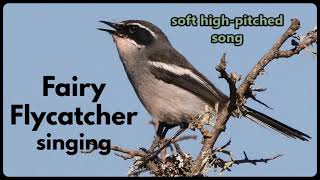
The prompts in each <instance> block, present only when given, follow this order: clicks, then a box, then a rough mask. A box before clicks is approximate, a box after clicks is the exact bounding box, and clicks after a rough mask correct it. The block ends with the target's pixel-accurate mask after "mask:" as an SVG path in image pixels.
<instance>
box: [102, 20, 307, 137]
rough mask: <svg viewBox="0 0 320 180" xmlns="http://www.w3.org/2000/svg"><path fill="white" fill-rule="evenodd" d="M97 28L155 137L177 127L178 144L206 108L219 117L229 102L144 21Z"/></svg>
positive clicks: (276, 124)
mask: <svg viewBox="0 0 320 180" xmlns="http://www.w3.org/2000/svg"><path fill="white" fill-rule="evenodd" d="M100 22H101V23H103V24H105V25H107V26H109V27H108V28H97V29H98V30H101V31H105V32H107V33H108V34H111V36H112V38H113V41H114V43H115V45H116V48H117V51H118V54H119V57H120V60H121V62H122V64H123V67H124V70H125V71H126V74H127V77H128V79H129V81H130V83H131V84H132V86H133V89H134V91H135V93H136V95H137V96H138V98H139V100H140V101H141V103H142V104H143V106H144V107H145V109H146V110H147V111H148V113H149V114H150V115H151V117H152V118H153V119H155V120H158V121H159V126H158V129H157V132H156V134H157V136H158V137H159V138H164V137H165V136H166V133H167V132H168V130H169V129H171V128H173V127H176V126H180V129H179V130H178V131H177V132H176V133H175V134H174V136H173V137H172V138H171V139H174V138H176V137H177V136H178V135H180V134H181V133H182V132H183V131H184V130H186V129H187V128H188V125H189V124H190V123H191V122H192V121H193V120H194V118H195V117H198V116H199V115H200V112H202V111H203V110H204V107H205V106H209V107H211V108H212V109H214V110H215V111H216V112H215V114H218V113H219V112H220V110H221V107H223V105H224V104H225V103H227V102H228V101H229V97H228V96H227V95H225V94H224V93H223V92H222V91H221V90H219V89H218V88H217V87H216V86H215V85H214V84H213V83H212V82H211V81H210V80H209V79H208V78H207V77H206V76H204V75H203V74H202V73H201V72H200V71H198V70H197V69H196V68H195V67H194V66H193V65H192V64H191V63H190V62H189V61H188V60H187V59H186V58H185V57H184V56H183V55H182V54H181V53H179V52H178V51H177V50H176V49H175V48H174V47H173V46H172V44H171V43H170V41H169V39H168V38H167V36H166V35H165V33H164V32H163V31H162V30H161V29H160V28H159V27H157V26H156V25H154V24H152V23H151V22H148V21H145V20H125V21H121V22H109V21H100ZM244 108H245V110H246V112H247V113H245V114H244V116H245V117H246V118H248V119H249V120H252V121H254V122H256V123H258V124H260V125H262V126H265V127H269V128H271V129H273V130H275V131H277V132H280V133H281V134H283V135H285V136H287V137H289V138H295V139H300V140H302V141H308V139H311V137H310V136H309V135H307V134H305V133H303V132H300V131H299V130H297V129H294V128H292V127H290V126H288V125H286V124H284V123H282V122H280V121H278V120H276V119H274V118H272V117H270V116H268V115H266V114H263V113H262V112H259V111H257V110H254V109H253V108H250V107H248V106H244Z"/></svg>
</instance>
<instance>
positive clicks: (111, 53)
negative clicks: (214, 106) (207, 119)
mask: <svg viewBox="0 0 320 180" xmlns="http://www.w3.org/2000/svg"><path fill="white" fill-rule="evenodd" d="M188 13H192V14H197V15H198V14H201V13H204V14H208V13H212V14H214V15H219V14H221V13H224V14H226V15H227V16H229V17H235V16H241V15H242V14H244V13H247V14H251V15H258V14H259V13H263V14H264V15H265V16H276V17H277V16H278V15H279V14H280V13H283V14H285V26H283V27H255V28H253V27H241V28H240V29H239V30H234V29H233V27H223V28H221V29H219V30H213V29H211V28H210V27H183V28H181V27H179V28H178V27H170V18H171V17H172V16H185V15H186V14H188ZM292 17H296V18H298V19H300V20H301V29H300V30H299V33H302V34H303V33H305V32H307V31H309V30H310V29H312V28H313V27H314V26H315V25H316V22H317V21H316V7H315V6H314V5H312V4H293V5H290V4H259V5H258V4H41V5H40V4H7V5H5V7H4V32H3V33H4V44H3V45H4V46H3V47H4V106H3V108H4V109H3V111H4V119H3V120H4V121H3V123H4V144H3V146H4V149H3V150H4V151H3V153H4V154H3V156H4V164H3V166H4V173H5V174H6V175H7V176H126V175H127V171H128V167H129V165H131V164H132V162H131V161H124V160H122V159H121V158H119V157H117V156H115V155H114V154H113V153H111V155H109V156H101V155H100V154H98V153H97V152H96V153H92V154H90V155H87V154H77V155H75V156H69V155H67V154H66V153H65V152H64V151H38V150H36V141H37V139H39V138H45V137H46V133H47V132H50V133H51V134H52V138H64V139H68V138H78V137H79V133H80V132H83V133H84V134H85V137H87V138H88V137H95V138H97V139H101V138H111V139H112V143H113V145H120V146H125V147H128V148H132V149H137V148H139V147H147V146H149V145H150V143H151V141H152V137H153V133H154V130H153V127H152V126H150V125H149V124H148V121H149V119H150V116H149V115H148V114H147V112H146V110H145V109H144V108H143V106H142V105H141V103H140V102H139V100H138V98H137V96H136V95H135V93H134V91H133V88H132V87H131V85H130V83H129V81H128V80H127V77H126V74H125V72H124V69H123V67H122V64H121V63H120V60H119V57H118V54H117V51H116V48H115V46H114V43H113V42H112V39H111V37H110V36H109V35H107V34H105V33H104V32H101V31H98V30H96V28H97V27H104V26H103V25H101V24H100V23H99V22H98V21H99V20H108V21H122V20H127V19H144V20H147V21H151V22H153V23H154V24H156V25H157V26H159V27H160V28H161V29H162V30H163V31H164V32H165V33H166V34H167V36H168V38H169V39H170V41H171V43H172V44H173V45H174V47H176V48H177V49H178V50H179V51H180V52H181V53H182V54H184V56H185V57H186V58H187V59H188V60H189V61H191V62H192V64H194V65H195V67H197V68H198V69H199V70H200V71H201V72H203V73H204V74H205V75H206V76H207V77H208V78H209V79H210V80H211V81H212V82H214V83H215V84H216V86H217V87H219V88H221V89H222V90H223V91H224V92H228V88H227V85H226V82H225V81H224V80H221V79H218V73H217V72H216V71H215V70H214V66H215V65H216V64H217V63H218V60H219V58H220V57H221V55H222V53H223V52H226V53H227V59H228V61H229V64H228V70H229V71H236V72H239V73H240V74H243V75H245V74H246V73H247V72H248V71H249V70H250V69H251V68H252V66H253V65H254V63H255V62H257V60H258V59H259V58H260V57H261V56H262V55H263V54H264V53H266V52H267V51H268V49H269V48H270V47H271V45H272V44H273V43H274V42H275V40H276V39H277V38H278V37H279V36H280V35H281V34H282V32H284V31H285V30H286V29H287V27H288V26H289V25H290V19H291V18H292ZM213 33H235V34H236V33H243V34H244V36H245V37H244V38H245V40H244V45H243V46H241V47H235V46H234V45H232V44H211V43H210V36H211V34H213ZM286 47H288V48H290V47H291V46H290V44H289V43H288V44H287V45H286ZM314 48H315V47H314ZM316 64H317V62H316V60H314V59H313V58H312V56H311V55H310V54H309V53H306V52H302V53H300V55H297V56H295V57H293V58H290V59H280V60H277V61H275V62H273V63H272V64H270V65H269V66H268V68H267V69H266V73H265V75H264V76H262V77H261V78H259V80H258V81H257V83H256V84H257V86H260V87H261V86H262V87H266V88H268V90H267V91H266V92H264V93H262V94H260V95H259V96H258V98H259V99H261V100H263V101H264V102H265V103H267V104H269V105H270V106H272V107H274V108H275V110H269V109H267V108H265V107H263V106H261V105H258V104H256V103H254V102H252V101H250V102H249V105H250V106H252V107H255V108H257V109H258V110H261V111H263V112H265V113H267V114H269V115H270V116H272V117H276V118H277V119H279V120H281V122H284V123H286V124H288V125H291V126H293V127H295V128H297V129H299V130H301V131H303V132H305V133H307V134H309V135H310V136H312V140H311V141H310V142H302V141H298V140H292V139H287V138H285V137H283V136H281V135H279V134H277V133H274V132H272V131H268V130H266V129H264V128H262V127H259V126H258V125H256V124H254V123H252V122H251V121H248V120H245V119H231V120H230V121H229V123H228V126H227V131H226V132H225V133H223V134H222V135H221V136H220V138H219V140H218V143H217V145H222V144H224V143H225V142H226V141H227V140H228V139H229V138H230V137H231V138H232V144H231V146H230V148H229V149H231V150H232V151H233V153H234V155H235V156H236V157H237V158H242V157H243V154H242V151H243V150H245V151H246V152H247V154H248V156H249V157H250V158H261V157H269V156H272V155H275V154H284V156H283V157H281V158H279V159H277V160H275V161H272V162H270V163H268V164H264V163H261V164H259V165H257V166H254V165H250V164H248V165H247V164H245V165H241V166H235V167H234V168H232V171H231V172H226V173H225V176H313V175H315V173H316V167H317V164H316V151H317V149H316V146H317V144H316V141H317V136H316V133H317V129H316V116H317V111H316V109H317V107H316V106H317V101H316V99H317V93H316V92H317V82H316V80H317V79H316V73H317V68H316ZM44 75H55V76H56V79H57V81H59V82H72V80H71V78H72V76H73V75H77V76H78V78H79V79H78V82H92V83H98V84H100V83H107V87H106V89H105V90H104V92H103V94H102V96H101V97H100V99H99V103H101V104H103V108H104V110H106V111H109V112H115V111H123V112H127V111H138V112H139V116H138V118H136V119H135V121H134V122H133V125H131V126H125V125H124V126H77V125H74V126H50V125H47V124H43V125H42V126H41V127H40V128H39V130H38V131H37V132H33V131H31V128H32V127H31V126H26V125H23V124H22V122H18V125H15V126H13V125H11V124H10V108H11V104H24V103H30V104H31V111H36V112H40V111H49V112H50V111H57V112H60V111H73V110H74V108H75V107H77V106H80V107H82V109H83V111H93V110H95V106H96V104H93V103H91V99H92V92H90V93H91V94H88V95H87V96H86V97H57V96H55V94H53V92H52V91H51V92H50V93H51V94H50V96H48V97H43V96H42V77H43V76H44ZM171 133H172V132H171ZM189 133H190V134H197V135H199V133H198V132H192V131H190V130H188V131H187V133H185V134H189ZM181 146H182V148H183V149H184V150H186V151H187V152H189V153H191V154H192V155H193V156H195V155H196V153H197V152H198V151H199V148H200V140H199V138H198V140H197V141H186V142H184V143H182V145H181ZM209 175H217V173H213V171H212V172H211V173H210V174H209Z"/></svg>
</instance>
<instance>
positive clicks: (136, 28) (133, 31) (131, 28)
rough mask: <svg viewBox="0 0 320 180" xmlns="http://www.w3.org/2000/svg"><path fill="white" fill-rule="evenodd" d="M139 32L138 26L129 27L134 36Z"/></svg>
mask: <svg viewBox="0 0 320 180" xmlns="http://www.w3.org/2000/svg"><path fill="white" fill-rule="evenodd" d="M137 30H138V27H137V26H129V33H131V34H133V33H135V32H136V31H137Z"/></svg>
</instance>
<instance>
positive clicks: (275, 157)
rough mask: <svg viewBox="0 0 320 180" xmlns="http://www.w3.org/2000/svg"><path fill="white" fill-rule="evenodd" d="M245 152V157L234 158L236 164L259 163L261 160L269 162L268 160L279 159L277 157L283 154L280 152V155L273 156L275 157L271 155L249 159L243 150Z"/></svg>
mask: <svg viewBox="0 0 320 180" xmlns="http://www.w3.org/2000/svg"><path fill="white" fill-rule="evenodd" d="M243 154H244V159H241V160H234V161H233V163H234V164H243V163H250V164H254V165H257V163H259V162H264V163H268V161H271V160H274V159H277V158H279V157H281V156H282V155H281V154H279V155H276V156H273V157H270V158H261V159H249V158H248V156H247V154H246V152H245V151H243Z"/></svg>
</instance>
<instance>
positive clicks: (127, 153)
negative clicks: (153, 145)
mask: <svg viewBox="0 0 320 180" xmlns="http://www.w3.org/2000/svg"><path fill="white" fill-rule="evenodd" d="M111 149H112V150H113V151H117V152H121V153H123V154H125V155H119V154H116V155H117V156H120V157H122V158H123V159H125V160H127V159H132V158H134V157H135V156H138V157H145V156H146V155H147V153H145V152H143V151H136V150H130V149H127V148H123V147H119V146H111Z"/></svg>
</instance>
